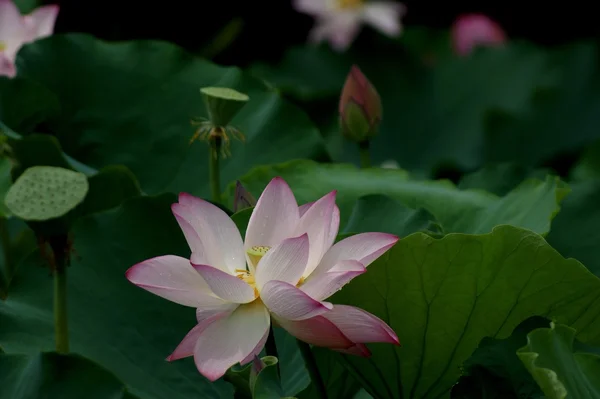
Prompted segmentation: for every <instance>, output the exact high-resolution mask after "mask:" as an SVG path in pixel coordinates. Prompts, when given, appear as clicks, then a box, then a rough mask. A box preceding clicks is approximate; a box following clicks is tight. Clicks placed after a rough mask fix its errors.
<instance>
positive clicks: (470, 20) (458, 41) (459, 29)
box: [451, 14, 507, 56]
mask: <svg viewBox="0 0 600 399" xmlns="http://www.w3.org/2000/svg"><path fill="white" fill-rule="evenodd" d="M451 35H452V45H453V47H454V50H455V52H456V53H457V54H459V55H463V56H465V55H467V54H469V53H471V52H472V51H473V49H474V48H475V47H477V46H498V45H501V44H503V43H504V42H506V40H507V38H506V34H505V33H504V31H503V30H502V28H501V27H500V25H498V24H497V23H496V22H494V21H493V20H491V19H490V18H489V17H487V16H486V15H483V14H466V15H461V16H459V17H458V18H457V19H456V21H455V22H454V24H453V25H452V29H451Z"/></svg>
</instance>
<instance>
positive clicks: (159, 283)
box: [125, 255, 224, 307]
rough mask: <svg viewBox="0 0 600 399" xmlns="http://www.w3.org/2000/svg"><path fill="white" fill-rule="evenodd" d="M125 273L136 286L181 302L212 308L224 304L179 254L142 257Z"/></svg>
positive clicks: (181, 303) (182, 303)
mask: <svg viewBox="0 0 600 399" xmlns="http://www.w3.org/2000/svg"><path fill="white" fill-rule="evenodd" d="M125 276H126V277H127V279H128V280H129V281H131V282H132V283H133V284H135V285H137V286H138V287H140V288H143V289H145V290H146V291H149V292H151V293H153V294H155V295H158V296H160V297H163V298H165V299H168V300H169V301H172V302H175V303H178V304H180V305H184V306H192V307H213V306H219V305H222V304H223V303H224V301H223V300H222V299H220V298H217V297H216V296H215V295H214V294H213V293H212V291H211V289H210V288H209V286H208V285H207V284H206V282H205V281H204V279H203V278H202V276H200V274H198V273H197V272H196V271H195V270H194V268H193V267H192V266H191V265H190V262H189V261H188V260H187V259H184V258H181V257H179V256H175V255H165V256H158V257H156V258H151V259H148V260H145V261H143V262H140V263H138V264H136V265H134V266H132V267H131V268H129V270H127V272H126V273H125Z"/></svg>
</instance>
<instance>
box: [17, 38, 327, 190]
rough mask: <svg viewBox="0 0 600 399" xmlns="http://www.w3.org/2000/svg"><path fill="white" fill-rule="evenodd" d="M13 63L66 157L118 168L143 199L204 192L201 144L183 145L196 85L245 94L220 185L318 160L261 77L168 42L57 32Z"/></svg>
mask: <svg viewBox="0 0 600 399" xmlns="http://www.w3.org/2000/svg"><path fill="white" fill-rule="evenodd" d="M17 64H18V69H19V73H20V75H21V76H23V77H26V78H29V79H31V80H33V81H36V82H38V83H41V84H43V85H45V86H46V87H47V88H49V89H50V90H51V91H52V92H53V93H54V94H55V95H56V96H57V97H58V99H59V102H60V107H61V113H60V114H59V115H58V116H56V117H53V118H49V119H48V120H47V121H45V122H46V123H45V128H46V130H47V131H49V132H51V133H52V134H54V135H55V136H56V137H58V139H59V140H60V142H61V144H62V147H63V149H64V151H65V152H66V153H68V154H69V155H71V156H73V157H74V158H76V159H78V160H79V161H81V162H84V163H85V164H88V165H90V166H92V167H95V168H100V167H103V166H106V165H109V164H123V165H125V166H127V167H129V168H130V169H131V171H132V172H133V173H134V174H135V175H136V176H137V177H138V179H139V181H140V184H141V187H142V189H143V190H144V191H145V192H147V193H149V194H154V193H158V192H161V191H164V190H173V191H188V192H192V193H195V194H198V195H200V194H205V193H207V192H208V159H209V158H208V151H209V150H208V145H207V143H204V142H195V143H193V144H191V145H190V143H189V141H190V138H191V137H192V135H193V133H194V129H195V128H194V127H193V126H192V125H191V124H190V120H191V119H192V118H196V117H203V116H204V117H205V116H206V110H205V108H204V104H203V99H202V96H201V94H200V91H199V89H200V88H201V87H206V86H222V87H231V88H234V89H236V90H238V91H240V92H243V93H246V94H248V95H249V96H250V101H249V102H248V104H247V105H245V106H244V108H242V110H241V111H240V112H239V113H238V114H237V116H236V117H235V118H234V119H233V120H232V122H231V123H232V125H234V126H237V127H238V128H239V129H240V130H241V131H242V132H243V133H244V134H245V136H246V143H245V144H243V143H240V142H236V141H234V140H233V139H232V144H231V152H232V154H233V155H232V157H230V158H228V159H226V160H224V161H223V162H222V169H221V179H222V182H223V183H225V182H228V181H230V180H232V179H234V178H236V177H237V176H238V175H240V174H243V173H245V172H247V171H248V169H249V168H250V167H252V166H256V165H260V164H264V163H269V162H282V161H285V160H289V159H292V158H313V157H322V156H325V148H324V145H323V140H322V138H321V136H320V135H319V132H318V130H317V129H316V128H315V127H314V126H313V125H312V123H311V122H310V120H309V118H308V116H307V115H306V114H304V113H303V112H302V111H301V110H299V109H298V108H296V107H295V106H293V105H291V104H290V103H288V102H286V101H284V100H282V99H281V97H280V96H279V95H278V94H276V93H275V92H274V91H273V90H269V89H267V87H266V86H265V85H264V84H263V83H262V82H261V81H260V80H258V79H255V78H252V77H250V76H248V75H246V74H244V73H242V72H241V70H239V69H238V68H224V67H219V66H217V65H214V64H212V63H210V62H208V61H205V60H202V59H199V58H197V57H194V56H192V55H191V54H189V53H186V52H185V51H183V50H182V49H181V48H179V47H177V46H175V45H172V44H169V43H165V42H156V41H136V42H126V43H108V42H104V41H100V40H97V39H95V38H93V37H92V36H88V35H80V34H72V35H65V36H61V35H57V36H52V37H50V38H47V39H44V40H40V41H37V42H35V43H32V44H30V45H27V46H25V47H24V48H23V49H22V50H21V51H20V52H19V56H18V59H17Z"/></svg>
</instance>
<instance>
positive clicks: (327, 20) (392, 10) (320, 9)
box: [293, 0, 406, 51]
mask: <svg viewBox="0 0 600 399" xmlns="http://www.w3.org/2000/svg"><path fill="white" fill-rule="evenodd" d="M293 4H294V8H295V9H296V10H297V11H298V12H301V13H304V14H309V15H312V16H314V17H315V20H316V22H315V26H314V28H313V29H312V30H311V32H310V34H309V40H310V41H311V42H313V43H320V42H321V41H324V40H328V41H329V43H330V44H331V46H332V47H333V48H334V49H335V50H336V51H344V50H346V49H347V48H348V47H350V44H351V43H352V42H353V41H354V39H355V38H356V36H357V35H358V33H359V31H360V28H361V25H362V24H363V23H366V24H369V25H371V26H373V27H374V28H375V29H378V30H379V31H381V32H382V33H384V34H386V35H388V36H399V35H400V34H401V33H402V25H401V22H400V18H401V17H402V16H403V15H404V14H405V12H406V8H405V7H404V5H402V4H401V3H397V2H394V1H364V0H294V2H293Z"/></svg>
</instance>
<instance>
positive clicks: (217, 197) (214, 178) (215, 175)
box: [208, 137, 221, 204]
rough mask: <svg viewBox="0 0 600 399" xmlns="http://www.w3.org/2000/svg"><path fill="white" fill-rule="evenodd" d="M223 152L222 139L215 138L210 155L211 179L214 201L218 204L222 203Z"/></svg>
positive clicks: (212, 141)
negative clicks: (221, 157)
mask: <svg viewBox="0 0 600 399" xmlns="http://www.w3.org/2000/svg"><path fill="white" fill-rule="evenodd" d="M220 151H221V138H220V137H215V138H213V139H212V140H211V141H210V154H209V159H210V160H209V165H208V168H209V173H210V176H209V179H210V192H211V195H212V200H213V201H214V202H216V203H218V204H219V203H221V180H220V179H221V178H220V174H219V172H220V171H219V156H220Z"/></svg>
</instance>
